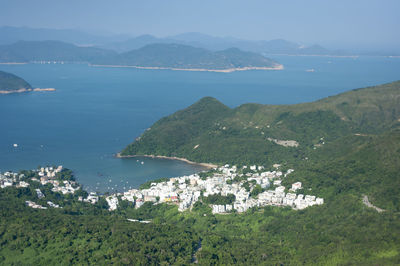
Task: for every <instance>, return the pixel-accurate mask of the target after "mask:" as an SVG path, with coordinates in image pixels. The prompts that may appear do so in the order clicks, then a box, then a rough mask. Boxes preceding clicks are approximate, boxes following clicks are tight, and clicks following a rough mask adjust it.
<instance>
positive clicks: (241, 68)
mask: <svg viewBox="0 0 400 266" xmlns="http://www.w3.org/2000/svg"><path fill="white" fill-rule="evenodd" d="M89 66H92V67H114V68H136V69H148V70H174V71H199V72H220V73H231V72H234V71H247V70H283V69H284V67H283V65H280V64H279V65H276V66H274V67H238V68H227V69H206V68H174V67H144V66H124V65H92V64H89Z"/></svg>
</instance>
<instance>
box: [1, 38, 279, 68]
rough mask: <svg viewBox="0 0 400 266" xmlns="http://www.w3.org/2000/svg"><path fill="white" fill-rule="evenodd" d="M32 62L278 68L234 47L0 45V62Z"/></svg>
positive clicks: (45, 42)
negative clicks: (124, 48)
mask: <svg viewBox="0 0 400 266" xmlns="http://www.w3.org/2000/svg"><path fill="white" fill-rule="evenodd" d="M32 61H66V62H89V63H92V64H102V65H124V66H140V67H164V68H183V69H219V70H221V69H231V68H242V67H275V66H277V65H278V64H277V63H276V62H274V61H273V60H271V59H268V58H265V57H264V56H262V55H261V54H257V53H251V52H243V51H241V50H239V49H235V48H231V49H227V50H223V51H219V52H211V51H208V50H205V49H202V48H195V47H192V46H188V45H179V44H150V45H147V46H144V47H142V48H140V49H137V50H132V51H129V52H125V53H121V54H117V53H116V52H114V51H111V50H106V49H101V48H96V47H78V46H75V45H73V44H69V43H63V42H59V41H36V42H35V41H19V42H17V43H14V44H10V45H2V46H0V62H32Z"/></svg>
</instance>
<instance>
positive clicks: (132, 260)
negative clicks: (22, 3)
mask: <svg viewBox="0 0 400 266" xmlns="http://www.w3.org/2000/svg"><path fill="white" fill-rule="evenodd" d="M399 94H400V82H394V83H391V84H385V85H381V86H376V87H370V88H365V89H358V90H353V91H350V92H346V93H343V94H340V95H337V96H334V97H328V98H326V99H322V100H320V101H317V102H314V103H307V104H299V105H290V106H269V105H257V104H245V105H242V106H239V107H237V108H235V109H230V108H228V107H227V106H225V105H223V104H222V103H220V102H218V101H217V100H216V99H214V98H211V97H206V98H203V99H201V100H200V101H198V102H197V103H195V104H194V105H192V106H190V107H188V108H186V109H184V110H182V111H178V112H176V113H174V114H173V115H170V116H167V117H165V118H163V119H161V120H160V121H158V122H157V123H155V124H154V125H153V126H152V128H151V129H150V130H148V131H146V132H145V133H144V134H143V135H142V136H141V137H140V138H138V139H137V140H136V141H135V142H134V143H133V144H132V145H129V146H128V147H127V148H126V149H125V150H124V154H141V153H143V154H148V153H152V154H161V155H176V156H181V157H187V158H190V159H192V160H198V161H211V162H217V163H226V162H235V163H236V164H244V163H246V164H247V163H252V164H253V163H257V164H258V163H260V164H262V165H264V166H266V167H267V168H270V167H271V164H272V163H281V164H282V165H281V169H282V170H286V169H288V168H294V169H295V171H294V172H293V173H291V174H290V175H288V176H287V177H285V178H282V184H283V185H284V186H286V187H288V186H290V184H292V183H293V182H295V181H301V182H302V184H303V187H304V189H302V190H300V193H303V194H306V195H307V194H310V193H311V194H314V193H316V194H317V195H318V196H320V197H323V198H324V200H325V203H324V204H323V205H315V206H312V207H308V208H306V209H303V210H293V209H291V208H288V207H276V206H266V207H260V208H258V207H254V208H251V209H249V210H248V211H247V212H245V213H231V214H229V215H220V214H212V212H211V208H210V207H209V206H208V205H207V204H206V203H204V202H202V201H198V202H197V203H196V204H195V205H194V207H193V209H192V210H190V211H185V212H179V211H178V208H177V206H176V205H173V204H171V205H168V204H154V205H153V204H152V203H150V202H147V203H145V204H144V205H143V206H142V207H140V208H138V209H135V208H134V206H133V205H132V204H130V203H129V202H127V201H120V206H119V208H118V209H117V210H116V211H114V212H109V211H107V210H105V209H106V208H107V204H105V200H104V199H103V200H99V202H98V203H97V204H95V205H91V204H89V203H85V202H82V201H80V200H79V198H78V197H79V196H82V195H85V193H86V192H84V191H79V192H78V193H76V194H73V195H62V194H60V193H55V192H52V191H51V186H49V184H46V185H43V186H41V187H40V189H41V190H42V191H43V193H44V194H45V195H46V198H45V199H39V198H38V197H37V195H36V194H37V193H36V192H35V188H37V187H38V186H39V185H38V183H37V182H34V181H29V179H30V177H32V176H35V177H38V173H37V172H36V173H34V172H33V173H32V172H31V171H22V172H21V173H23V174H25V177H26V180H27V181H29V182H30V183H31V185H30V186H29V187H28V188H15V187H12V188H11V187H8V188H5V189H0V209H1V210H2V211H1V212H0V218H1V219H0V264H4V265H13V264H16V265H20V264H28V265H32V264H34V265H44V264H51V265H54V264H62V265H63V264H85V265H86V264H94V265H108V264H117V265H122V264H132V265H187V264H191V263H193V262H198V264H199V265H233V264H235V265H399V264H400V176H399V173H400V123H399V122H400V121H399V108H400V106H399V102H398V99H399ZM262 132H263V133H264V134H262ZM268 138H269V139H271V140H269V139H268ZM321 138H322V139H321ZM277 140H294V141H297V142H298V144H299V145H298V146H295V145H292V147H285V146H282V145H280V144H288V143H287V142H286V143H282V142H279V141H277ZM276 142H278V143H280V144H277V143H276ZM289 143H290V142H289ZM292 144H293V143H292ZM194 145H199V146H198V147H197V148H194V147H195V146H194ZM203 146H206V147H203ZM174 150H175V151H174ZM207 150H208V151H207ZM199 154H200V155H199ZM69 174H70V171H67V172H66V174H65V175H63V176H64V178H65V177H66V178H68V179H71V180H73V177H70V176H69ZM86 195H87V193H86ZM364 196H368V198H369V201H370V202H371V203H372V204H373V205H375V206H377V207H379V208H381V209H384V211H383V212H377V211H376V210H375V209H373V208H370V207H367V206H366V205H365V204H363V201H362V199H363V197H364ZM25 200H33V201H35V202H38V203H39V204H42V205H45V204H46V201H47V200H51V201H53V202H55V203H56V204H59V205H60V206H62V207H63V208H62V209H47V210H35V209H31V208H29V207H27V206H26V204H25ZM127 218H129V219H139V220H149V221H151V222H150V223H149V224H141V223H134V222H129V221H127Z"/></svg>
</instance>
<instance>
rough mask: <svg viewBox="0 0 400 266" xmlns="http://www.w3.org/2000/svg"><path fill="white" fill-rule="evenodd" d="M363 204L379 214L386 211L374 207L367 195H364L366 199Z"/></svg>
mask: <svg viewBox="0 0 400 266" xmlns="http://www.w3.org/2000/svg"><path fill="white" fill-rule="evenodd" d="M363 203H364V205H365V206H367V207H370V208H374V209H375V210H376V211H377V212H384V211H385V210H384V209H381V208H378V207H376V206H374V205H372V203H371V202H369V200H368V196H367V195H364V197H363Z"/></svg>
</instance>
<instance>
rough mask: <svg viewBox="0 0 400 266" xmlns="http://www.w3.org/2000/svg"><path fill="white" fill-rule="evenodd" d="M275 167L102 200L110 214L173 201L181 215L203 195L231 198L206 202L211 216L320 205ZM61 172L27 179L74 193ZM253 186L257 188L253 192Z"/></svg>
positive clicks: (15, 181)
mask: <svg viewBox="0 0 400 266" xmlns="http://www.w3.org/2000/svg"><path fill="white" fill-rule="evenodd" d="M274 167H275V170H273V171H266V170H265V168H264V167H263V166H256V165H252V166H243V167H242V168H240V169H239V168H238V167H236V166H229V165H225V166H222V167H219V168H215V169H213V171H211V172H208V173H202V174H200V175H198V174H193V175H189V176H181V177H175V178H170V179H169V180H168V181H165V182H158V183H157V182H154V183H151V185H150V187H149V188H146V189H131V190H129V191H126V192H124V193H117V194H112V195H110V196H106V197H105V200H106V201H107V203H108V206H109V210H110V211H113V210H116V209H117V208H118V206H119V202H118V201H119V198H120V199H121V200H127V201H130V202H132V203H134V204H135V207H136V208H140V207H141V206H142V205H143V204H144V203H145V202H153V203H172V204H176V205H178V210H179V211H185V210H190V209H192V207H193V206H194V204H195V203H196V202H198V201H200V200H201V199H202V197H209V196H212V195H220V196H222V197H227V196H229V198H230V199H231V201H230V203H229V204H210V207H211V208H212V212H213V213H229V212H232V211H236V212H239V213H240V212H245V211H247V210H248V209H250V208H253V207H262V206H268V205H271V206H288V207H291V208H293V209H299V210H301V209H304V208H307V207H309V206H313V205H321V204H323V203H324V200H323V199H322V198H318V197H316V196H312V195H304V194H301V193H299V194H296V192H297V191H298V190H299V189H302V183H301V182H296V183H293V184H292V185H291V188H289V189H286V187H284V186H282V184H281V183H282V179H283V178H285V177H286V176H287V175H289V174H291V173H292V172H293V171H294V170H293V169H289V170H287V171H286V172H285V173H283V172H282V171H279V170H278V169H279V167H280V166H279V165H274ZM61 171H62V166H59V167H57V168H52V167H46V168H41V169H39V170H37V172H38V174H37V175H36V176H38V177H39V179H38V178H36V177H33V178H31V180H32V181H37V182H40V183H41V184H42V185H45V184H47V183H50V184H52V185H53V188H52V191H53V192H59V193H62V194H69V193H72V194H73V193H75V191H76V190H78V189H79V186H78V184H77V183H76V182H74V181H60V180H57V173H59V172H61ZM23 178H24V176H23V175H18V174H16V173H11V172H6V173H4V174H0V185H1V187H2V188H3V187H7V186H13V185H15V186H17V187H27V186H29V183H27V182H25V181H23V180H20V179H23ZM25 180H26V179H25ZM255 188H257V190H254V189H255ZM255 191H257V193H255ZM36 193H37V196H38V198H39V199H41V198H44V197H45V195H44V194H43V193H42V192H41V191H40V189H36ZM232 195H233V196H234V197H233V196H232ZM225 199H226V198H225ZM79 200H80V201H83V202H88V203H91V204H96V203H97V202H98V200H99V196H98V195H97V194H96V193H93V192H92V193H90V194H89V195H88V197H87V198H85V199H83V198H82V197H79ZM47 203H48V205H49V206H51V207H53V208H58V207H59V206H58V205H56V204H54V203H52V202H47ZM26 204H27V205H28V206H30V207H32V208H40V209H46V207H43V206H40V205H38V204H36V203H34V202H31V201H27V202H26Z"/></svg>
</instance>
